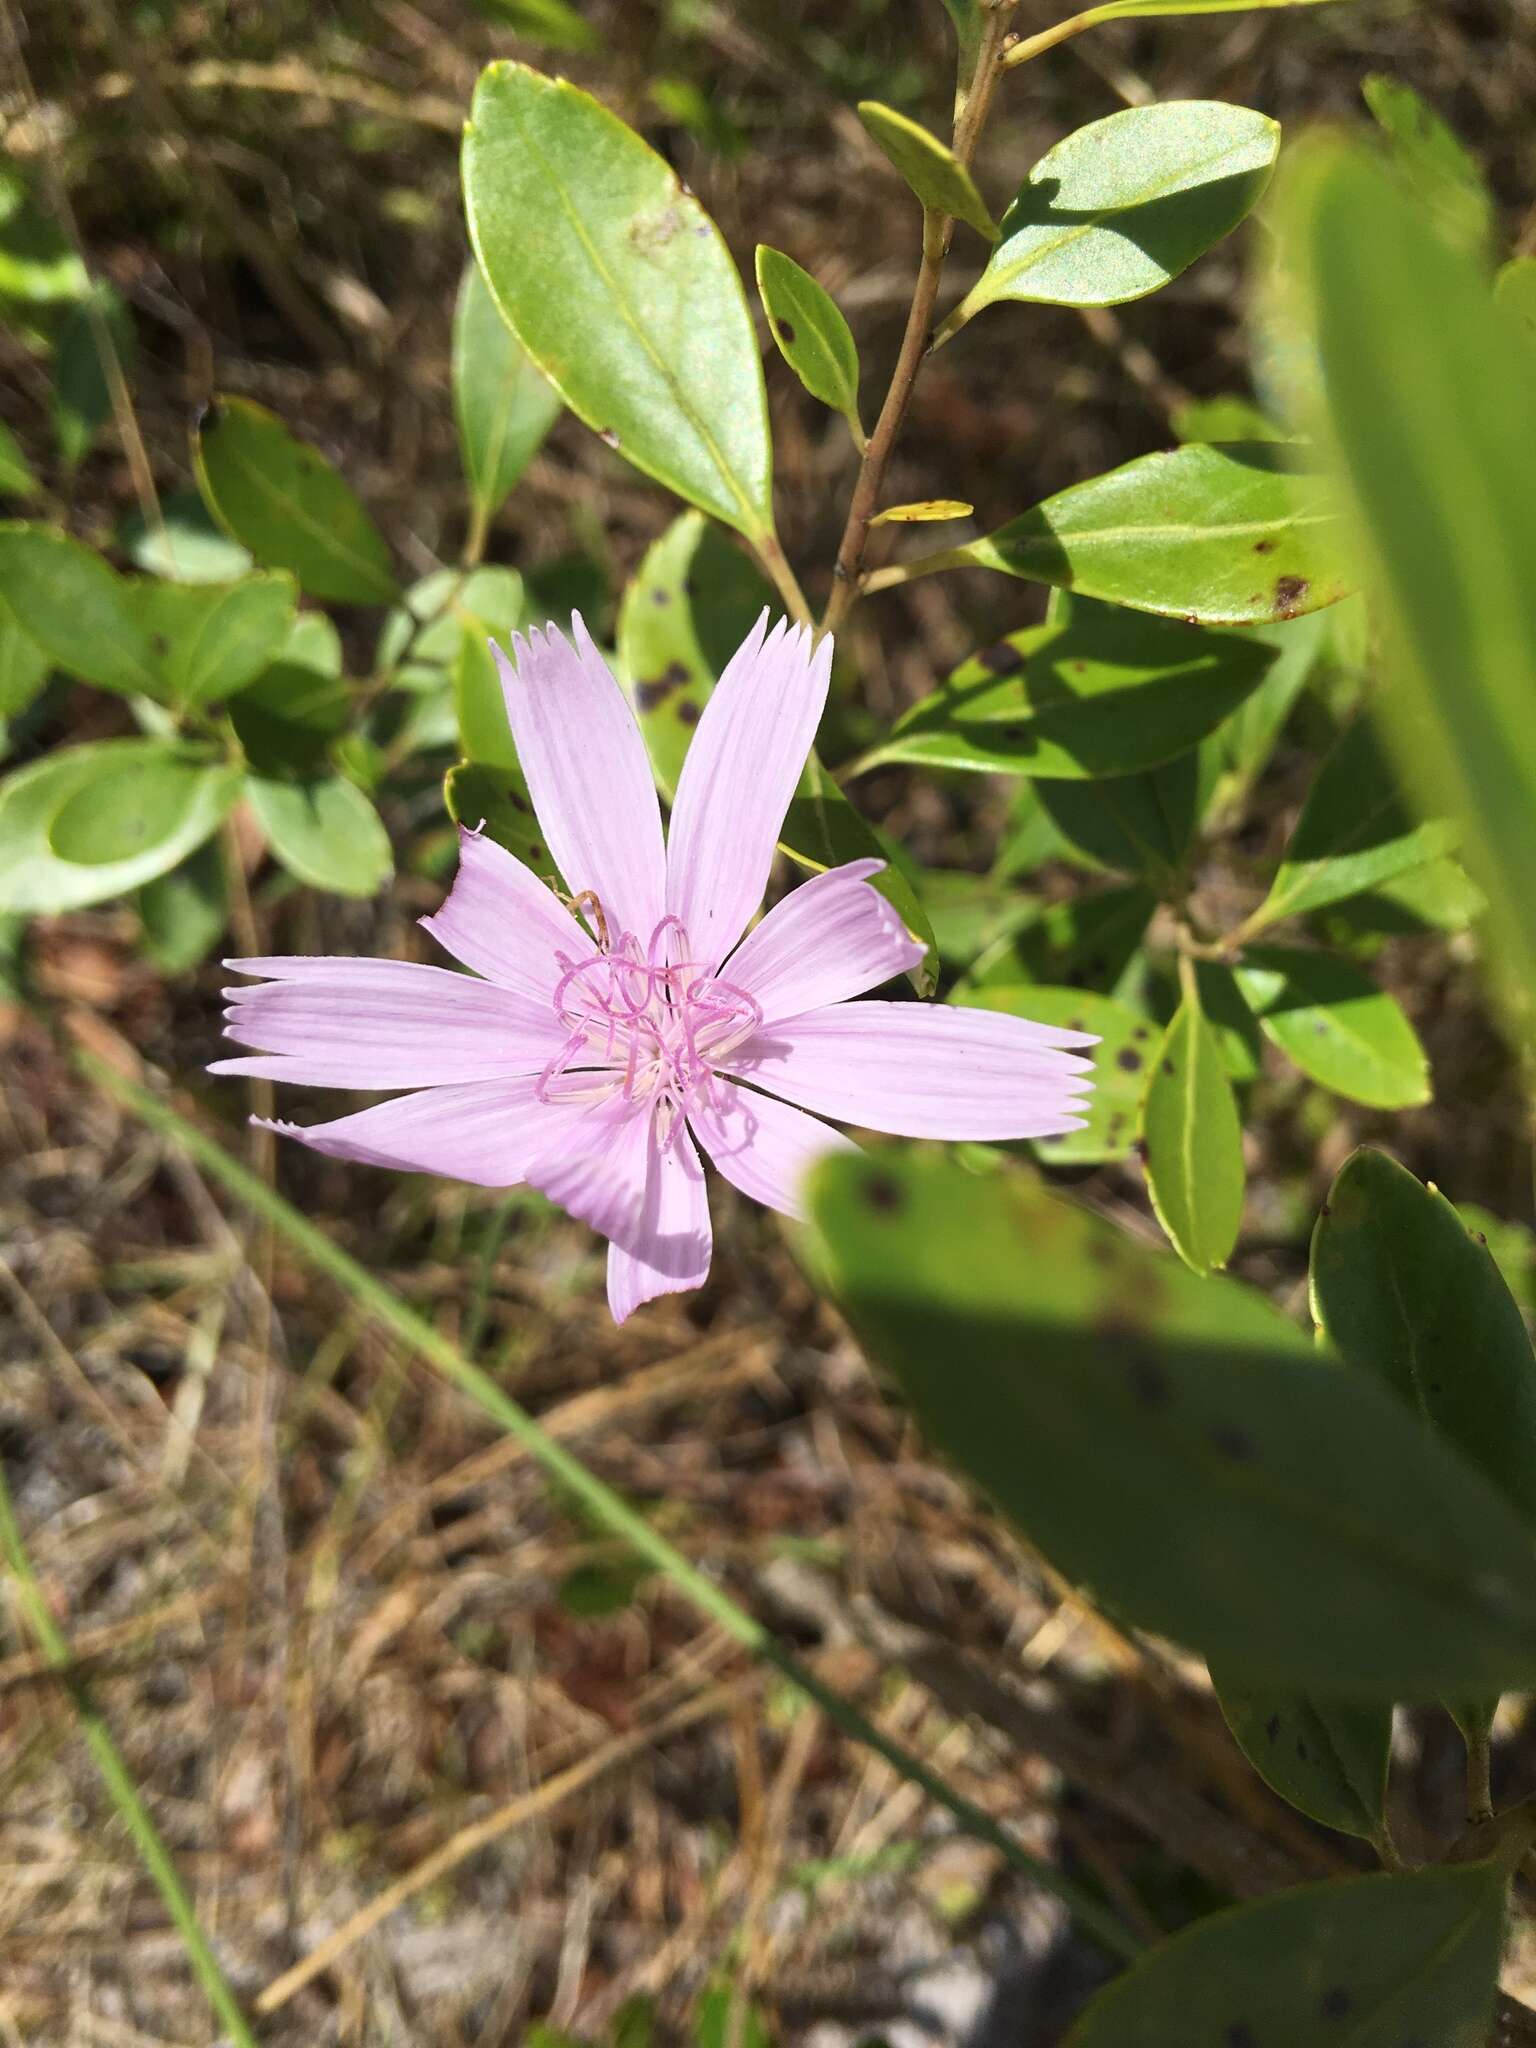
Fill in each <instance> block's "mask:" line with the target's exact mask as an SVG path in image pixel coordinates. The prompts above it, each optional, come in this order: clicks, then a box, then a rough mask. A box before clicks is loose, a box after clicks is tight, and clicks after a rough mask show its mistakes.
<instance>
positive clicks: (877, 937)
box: [720, 860, 923, 1024]
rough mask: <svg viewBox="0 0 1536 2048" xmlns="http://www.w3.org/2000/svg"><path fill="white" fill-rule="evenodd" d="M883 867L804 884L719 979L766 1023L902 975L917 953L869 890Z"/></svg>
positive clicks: (864, 863)
mask: <svg viewBox="0 0 1536 2048" xmlns="http://www.w3.org/2000/svg"><path fill="white" fill-rule="evenodd" d="M884 866H885V862H884V861H883V860H852V861H849V862H848V864H847V865H846V866H845V867H840V868H829V869H828V870H827V872H826V873H825V874H824V875H816V876H814V877H813V878H812V880H810V881H809V882H802V883H801V884H800V886H799V888H798V889H795V890H792V891H791V893H790V894H789V895H788V896H786V897H785V898H784V900H783V902H782V903H776V904H775V905H774V907H773V909H772V910H770V911H769V913H768V915H767V916H766V917H765V918H764V919H763V921H762V923H761V924H760V925H757V926H755V927H754V928H753V930H751V931H750V932H748V933H747V936H746V937H745V938H744V939H743V940H742V942H741V944H740V945H739V946H738V947H737V948H736V950H735V952H734V953H733V954H732V955H731V957H730V959H729V960H728V961H727V962H726V964H725V966H724V967H723V968H722V969H721V970H720V972H721V978H722V979H723V980H725V981H728V982H730V983H732V984H733V986H735V987H737V988H743V989H745V990H746V992H747V994H748V995H749V996H752V997H754V998H755V1000H756V1001H757V1002H758V1003H760V1004H761V1005H762V1011H763V1020H764V1022H765V1023H766V1024H772V1023H774V1022H775V1021H776V1020H777V1019H781V1018H786V1017H799V1016H802V1015H803V1014H804V1012H805V1011H807V1010H819V1009H821V1008H822V1007H823V1006H824V1005H826V1004H828V1003H841V1002H846V1001H847V999H848V997H849V996H861V995H863V993H864V991H865V990H866V989H870V988H878V987H879V986H880V984H881V982H883V981H890V980H892V979H894V977H895V976H896V975H898V974H905V973H906V971H907V969H908V968H909V967H915V966H916V965H917V963H918V961H919V960H921V959H922V957H923V949H922V947H921V946H920V945H919V944H918V943H917V941H916V940H915V939H914V938H913V937H912V935H911V934H910V933H909V932H908V930H907V928H906V926H905V925H904V924H903V923H902V921H901V919H900V918H899V917H898V916H897V915H896V912H895V911H894V910H893V909H892V908H891V906H890V904H889V903H887V901H886V900H885V898H884V897H883V896H882V895H881V894H880V891H879V890H878V889H872V888H871V887H870V876H871V875H878V874H879V873H880V871H881V869H882V868H883V867H884Z"/></svg>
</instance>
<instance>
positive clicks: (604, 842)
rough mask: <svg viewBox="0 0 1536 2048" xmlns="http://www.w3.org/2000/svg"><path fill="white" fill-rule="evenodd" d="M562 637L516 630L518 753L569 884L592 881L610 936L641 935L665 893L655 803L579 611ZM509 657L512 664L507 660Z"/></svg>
mask: <svg viewBox="0 0 1536 2048" xmlns="http://www.w3.org/2000/svg"><path fill="white" fill-rule="evenodd" d="M571 629H572V633H573V635H574V637H575V642H576V645H575V647H574V648H572V647H571V646H569V645H568V644H567V642H566V641H565V640H564V639H563V638H562V637H561V635H560V634H559V633H557V632H556V631H555V629H554V628H553V627H552V626H551V627H549V628H548V629H547V630H546V631H544V632H542V633H540V632H532V633H530V634H529V635H528V638H527V640H526V642H525V641H524V640H523V638H522V636H521V635H520V634H514V635H513V639H512V653H513V657H514V659H513V660H511V661H509V660H508V658H507V656H506V655H505V654H503V653H502V651H501V649H500V648H499V647H497V646H496V645H495V643H494V642H493V643H492V646H491V652H492V653H493V654H494V655H495V657H496V665H497V667H498V668H499V669H500V670H501V683H502V688H503V690H504V691H505V693H506V699H507V716H508V718H509V719H510V720H511V723H512V737H513V739H514V740H515V741H516V743H517V758H518V760H519V761H520V762H521V763H522V769H523V773H524V774H525V775H526V776H527V778H528V792H529V795H530V796H531V797H532V798H533V807H534V809H535V810H536V811H537V812H538V815H539V823H540V824H541V825H542V826H543V828H544V837H545V839H546V841H547V842H548V845H549V850H550V852H551V853H552V854H553V855H554V858H555V863H556V865H557V866H558V868H559V870H560V872H561V874H562V875H563V876H564V877H565V884H566V887H567V888H568V889H569V890H570V891H571V892H572V893H573V894H574V895H579V894H580V893H581V892H582V891H584V890H588V889H590V890H591V891H592V892H593V893H594V894H595V895H596V897H597V898H598V901H599V902H600V903H601V904H602V906H603V914H604V916H605V917H606V918H607V920H608V925H609V929H610V930H611V931H612V933H613V936H614V937H615V938H617V937H618V935H619V933H620V932H625V931H628V932H633V933H635V935H636V936H637V938H638V939H639V940H640V943H641V945H642V946H643V945H645V944H647V943H648V941H649V939H650V936H651V933H652V932H653V931H654V930H655V929H656V926H657V925H658V924H659V923H660V921H661V917H662V912H663V899H664V897H665V895H666V855H665V853H664V852H663V850H662V842H661V806H660V805H659V804H658V803H657V801H656V785H655V783H654V782H653V781H652V779H651V766H650V761H649V758H648V757H647V755H646V751H645V742H644V740H642V739H641V737H640V728H639V726H637V725H636V723H635V716H634V713H633V712H632V711H631V710H630V708H629V705H628V703H627V702H626V701H625V697H624V692H623V691H622V690H621V689H620V688H619V686H618V684H617V683H616V682H615V681H614V679H613V677H612V675H611V674H610V673H609V670H608V664H607V663H606V662H605V661H604V660H603V657H602V656H601V655H600V654H599V653H598V651H597V649H596V648H595V647H594V646H593V644H592V637H591V635H590V634H589V633H588V631H587V629H586V627H585V626H584V625H583V624H582V622H581V618H580V616H579V615H578V616H576V617H574V618H573V619H572V621H571ZM514 664H515V665H514Z"/></svg>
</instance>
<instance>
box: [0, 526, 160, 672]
mask: <svg viewBox="0 0 1536 2048" xmlns="http://www.w3.org/2000/svg"><path fill="white" fill-rule="evenodd" d="M0 602H3V603H5V604H6V605H7V606H8V607H9V608H10V610H11V611H12V612H13V613H14V615H15V617H16V621H17V623H18V624H19V625H20V626H21V628H22V630H23V632H24V633H25V634H26V635H27V638H28V639H29V640H32V641H35V642H36V644H37V645H38V646H39V647H40V648H41V649H42V650H43V652H44V654H46V655H47V656H48V658H49V659H50V660H51V661H52V662H53V664H54V666H55V667H57V668H61V669H63V670H64V672H65V674H66V675H72V676H83V677H84V678H85V680H86V681H87V682H88V683H95V684H97V685H98V686H99V687H100V688H101V689H103V690H116V691H117V692H118V693H119V694H120V695H122V696H125V697H135V696H140V695H143V696H150V697H153V696H155V695H157V694H158V693H159V687H160V685H159V678H158V675H157V672H156V663H155V660H154V657H153V655H152V653H151V650H150V645H149V635H148V632H147V631H146V630H145V628H144V626H143V624H142V622H141V620H140V617H139V612H138V607H137V604H136V600H135V587H134V585H133V584H131V583H130V582H128V580H127V579H126V578H124V577H122V576H119V575H118V573H117V571H116V570H115V569H112V568H110V567H109V566H108V565H107V563H105V562H104V561H103V560H102V559H101V557H100V555H98V554H96V553H95V552H94V551H93V550H92V549H90V548H88V547H84V546H82V545H81V543H80V542H79V541H77V540H71V539H69V537H68V536H67V535H66V534H62V533H58V532H55V530H54V529H53V528H52V527H48V526H28V525H22V524H19V523H13V524H8V525H0Z"/></svg>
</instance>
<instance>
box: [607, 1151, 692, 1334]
mask: <svg viewBox="0 0 1536 2048" xmlns="http://www.w3.org/2000/svg"><path fill="white" fill-rule="evenodd" d="M712 1250H713V1238H712V1234H711V1231H710V1227H709V1196H708V1193H707V1192H706V1190H705V1186H704V1169H703V1167H702V1166H701V1165H700V1164H699V1155H698V1153H697V1152H696V1151H695V1150H694V1148H693V1146H692V1144H691V1143H690V1142H689V1139H688V1134H687V1132H686V1131H675V1132H674V1133H673V1135H672V1142H671V1143H670V1144H669V1145H666V1146H657V1145H653V1146H652V1147H651V1156H650V1164H649V1171H648V1173H647V1175H646V1184H645V1203H644V1207H643V1209H642V1211H641V1219H640V1232H639V1235H638V1236H637V1238H636V1239H635V1241H634V1243H633V1244H632V1245H630V1246H624V1245H618V1244H611V1245H610V1246H609V1247H608V1307H609V1311H610V1313H611V1314H612V1316H613V1320H614V1321H615V1322H616V1323H622V1322H623V1321H624V1319H625V1317H626V1316H628V1315H630V1314H632V1313H633V1312H634V1310H635V1309H637V1308H639V1306H640V1304H641V1303H642V1302H646V1301H653V1300H654V1299H655V1298H656V1296H657V1295H658V1294H681V1293H683V1292H685V1291H686V1290H687V1289H688V1288H690V1287H702V1286H703V1284H704V1282H705V1280H707V1279H708V1277H709V1261H710V1254H711V1252H712Z"/></svg>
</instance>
